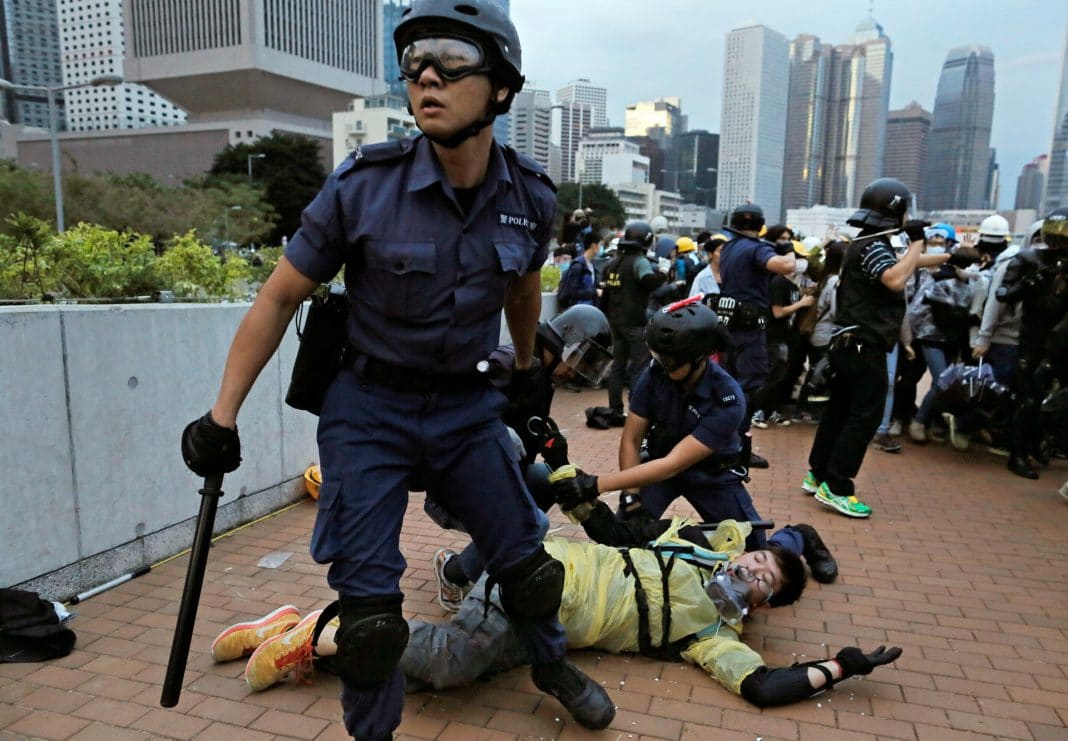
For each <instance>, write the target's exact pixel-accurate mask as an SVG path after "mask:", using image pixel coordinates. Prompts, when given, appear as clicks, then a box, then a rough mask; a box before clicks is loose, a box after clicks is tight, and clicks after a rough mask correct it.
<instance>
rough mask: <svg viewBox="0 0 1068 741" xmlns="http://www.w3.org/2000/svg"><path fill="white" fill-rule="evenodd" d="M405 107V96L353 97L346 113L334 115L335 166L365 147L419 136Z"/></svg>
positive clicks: (413, 120) (406, 103)
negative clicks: (359, 148)
mask: <svg viewBox="0 0 1068 741" xmlns="http://www.w3.org/2000/svg"><path fill="white" fill-rule="evenodd" d="M407 106H408V98H407V97H402V96H399V95H390V94H388V93H387V94H385V95H374V96H371V97H370V98H355V99H354V100H353V101H352V103H351V104H350V105H349V109H348V110H347V111H341V112H339V113H335V114H334V116H333V129H334V167H337V166H338V165H340V164H341V162H342V161H343V160H344V159H345V158H346V157H348V156H349V154H351V153H352V151H353V150H355V149H356V148H357V147H362V146H363V145H364V144H378V143H380V142H387V141H397V140H400V139H409V138H411V137H413V136H415V135H416V134H418V133H419V129H417V128H416V126H415V118H414V117H413V116H412V114H410V113H408V109H407Z"/></svg>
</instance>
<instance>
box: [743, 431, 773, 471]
mask: <svg viewBox="0 0 1068 741" xmlns="http://www.w3.org/2000/svg"><path fill="white" fill-rule="evenodd" d="M739 457H740V459H741V463H742V465H743V466H744V467H745V468H746V469H750V468H767V467H768V459H767V458H765V457H764V456H762V455H758V454H756V453H754V452H753V436H752V435H742V452H741V455H740V456H739Z"/></svg>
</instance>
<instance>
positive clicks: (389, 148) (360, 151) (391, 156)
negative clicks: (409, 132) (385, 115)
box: [337, 139, 415, 178]
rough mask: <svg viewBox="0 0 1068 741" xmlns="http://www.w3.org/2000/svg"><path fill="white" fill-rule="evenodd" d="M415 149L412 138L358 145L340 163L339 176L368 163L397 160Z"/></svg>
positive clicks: (374, 163)
mask: <svg viewBox="0 0 1068 741" xmlns="http://www.w3.org/2000/svg"><path fill="white" fill-rule="evenodd" d="M414 151H415V141H414V140H412V139H395V140H393V141H388V142H382V143H379V144H367V145H361V146H358V147H356V149H354V150H353V151H352V153H351V154H350V155H349V156H348V157H346V158H345V161H344V162H342V163H341V164H340V165H338V168H337V176H338V177H339V178H343V177H345V176H346V175H348V174H349V173H351V172H354V171H356V170H358V169H360V168H362V167H367V166H368V165H377V164H381V163H384V162H395V161H397V160H400V159H403V158H405V157H407V156H409V155H411V154H412V153H413V152H414Z"/></svg>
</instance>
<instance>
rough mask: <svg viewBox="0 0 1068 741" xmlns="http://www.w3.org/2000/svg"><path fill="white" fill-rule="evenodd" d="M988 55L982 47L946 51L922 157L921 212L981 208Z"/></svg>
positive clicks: (985, 178) (986, 160) (989, 116)
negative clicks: (925, 154) (926, 148)
mask: <svg viewBox="0 0 1068 741" xmlns="http://www.w3.org/2000/svg"><path fill="white" fill-rule="evenodd" d="M993 118H994V55H993V53H992V52H991V51H990V49H988V48H987V47H985V46H979V45H972V46H959V47H957V48H955V49H951V50H950V52H949V55H948V56H947V57H946V62H945V64H944V65H943V66H942V76H941V77H940V78H939V80H938V93H937V95H936V96H935V106H934V113H933V114H932V116H931V139H930V148H929V153H928V157H927V177H926V200H925V208H926V209H927V210H929V211H936V210H946V209H986V208H990V207H991V203H990V175H991V164H990V126H991V123H992V121H993Z"/></svg>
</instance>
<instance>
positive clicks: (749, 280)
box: [713, 203, 796, 468]
mask: <svg viewBox="0 0 1068 741" xmlns="http://www.w3.org/2000/svg"><path fill="white" fill-rule="evenodd" d="M763 226H764V210H763V209H762V208H760V206H757V205H756V204H753V203H747V204H745V205H744V206H739V207H738V208H736V209H734V212H733V213H732V214H731V221H730V229H731V231H732V232H733V233H734V235H735V237H734V239H732V240H730V241H729V242H727V244H725V245H723V249H722V251H721V252H720V258H719V274H720V278H721V279H722V280H721V281H720V296H719V297H718V299H717V302H716V303H715V304H714V305H713V308H715V309H716V312H717V313H718V314H720V316H721V317H723V318H724V319H725V321H726V323H727V325H728V327H729V328H730V337H731V346H730V347H729V348H728V349H727V352H726V358H725V362H724V365H725V366H726V368H727V371H728V372H729V373H730V374H731V375H732V376H733V377H734V378H735V379H736V380H737V381H738V383H739V384H740V385H741V387H742V391H744V392H745V399H746V409H745V418H744V419H743V420H742V422H741V427H740V432H741V433H742V448H743V450H742V458H743V464H744V465H746V466H747V467H748V466H753V467H757V468H767V465H768V464H767V461H766V460H764V459H763V458H762V457H761V456H758V455H756V454H755V453H753V452H752V449H753V438H752V437H751V436H750V434H749V427H750V419H751V418H752V416H753V411H754V406H753V395H754V394H756V393H758V392H759V391H760V390H761V389H762V388H764V386H765V385H767V382H768V372H769V361H768V339H767V335H766V333H765V327H766V325H767V320H768V316H769V315H770V313H771V301H770V297H769V294H768V285H769V282H770V279H771V276H772V275H773V274H778V275H791V274H793V272H794V270H795V268H796V263H795V261H794V252H793V249H792V248H790V245H789V244H787V249H784V250H782V253H780V252H778V251H776V247H775V245H773V244H772V243H771V242H767V241H765V240H763V239H760V238H759V234H760V230H761V229H762V228H763Z"/></svg>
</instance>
